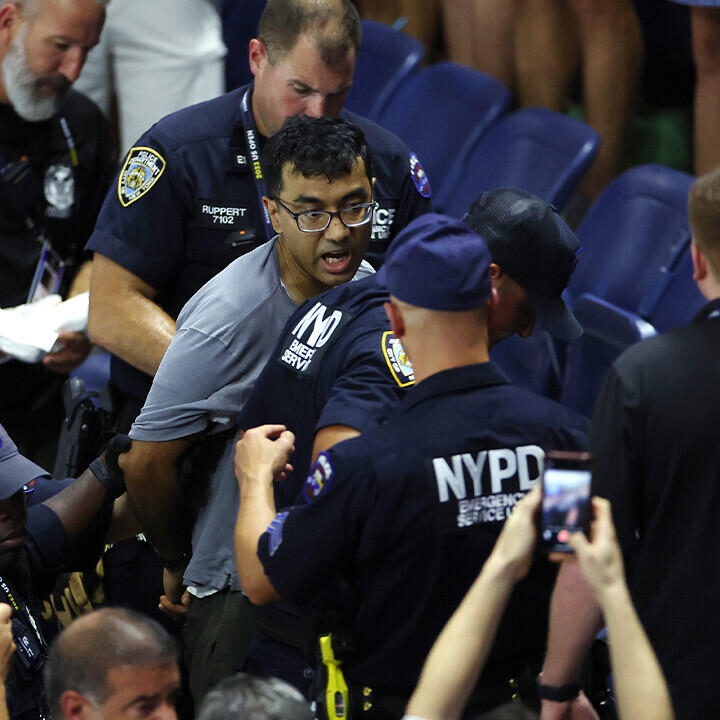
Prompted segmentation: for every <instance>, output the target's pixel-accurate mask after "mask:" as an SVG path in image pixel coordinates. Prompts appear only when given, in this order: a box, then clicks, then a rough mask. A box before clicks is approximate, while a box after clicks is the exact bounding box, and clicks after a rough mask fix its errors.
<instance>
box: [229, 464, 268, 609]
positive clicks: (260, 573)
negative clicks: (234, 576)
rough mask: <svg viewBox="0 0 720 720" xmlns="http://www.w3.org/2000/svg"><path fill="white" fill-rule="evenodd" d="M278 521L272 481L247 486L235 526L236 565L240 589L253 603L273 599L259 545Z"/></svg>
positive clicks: (241, 499)
mask: <svg viewBox="0 0 720 720" xmlns="http://www.w3.org/2000/svg"><path fill="white" fill-rule="evenodd" d="M274 517H275V500H274V497H273V488H272V478H270V482H252V483H245V484H244V485H243V488H242V490H241V494H240V508H239V509H238V516H237V522H236V523H235V564H236V566H237V571H238V578H239V580H240V585H241V586H242V589H243V590H244V592H245V594H246V595H247V596H248V597H249V598H250V600H251V601H252V602H254V603H257V604H263V603H265V602H268V601H270V600H271V599H273V597H271V596H274V595H275V593H274V592H270V591H269V588H268V585H269V583H268V580H267V577H266V575H265V569H264V568H263V565H262V563H261V562H260V558H258V555H257V545H258V540H259V539H260V536H261V535H262V534H263V533H264V532H265V531H266V530H267V528H268V525H270V523H271V522H272V520H273V518H274Z"/></svg>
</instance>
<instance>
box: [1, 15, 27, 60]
mask: <svg viewBox="0 0 720 720" xmlns="http://www.w3.org/2000/svg"><path fill="white" fill-rule="evenodd" d="M22 22H23V20H22V11H21V10H20V8H19V7H18V5H16V4H15V3H4V4H3V5H2V6H0V52H1V53H2V54H3V55H5V53H6V52H7V51H8V48H9V47H10V45H11V44H12V41H13V38H14V37H15V33H16V32H17V31H18V30H19V29H20V26H21V25H22Z"/></svg>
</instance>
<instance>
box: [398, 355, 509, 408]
mask: <svg viewBox="0 0 720 720" xmlns="http://www.w3.org/2000/svg"><path fill="white" fill-rule="evenodd" d="M509 383H510V381H509V380H508V378H507V377H506V376H505V374H504V373H503V372H502V371H501V370H500V369H499V368H498V367H496V366H495V365H493V364H492V363H491V362H484V363H477V364H475V365H463V366H462V367H457V368H451V369H450V370H443V371H442V372H439V373H435V374H434V375H430V377H427V378H425V380H423V381H422V382H421V383H419V384H418V385H415V387H413V388H410V390H409V391H408V392H407V393H406V394H405V395H404V397H403V398H402V400H401V401H400V412H407V411H408V410H410V409H411V408H413V407H415V406H416V405H418V404H419V403H421V402H423V401H424V400H427V399H429V398H433V397H437V396H439V395H452V394H453V393H457V392H462V391H463V390H469V389H471V388H483V387H492V386H493V385H507V384H509Z"/></svg>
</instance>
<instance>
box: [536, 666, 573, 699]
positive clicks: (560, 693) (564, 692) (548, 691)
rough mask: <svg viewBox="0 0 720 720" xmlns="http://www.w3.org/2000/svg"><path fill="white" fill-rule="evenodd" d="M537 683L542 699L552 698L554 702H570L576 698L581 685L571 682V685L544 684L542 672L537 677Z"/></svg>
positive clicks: (539, 695)
mask: <svg viewBox="0 0 720 720" xmlns="http://www.w3.org/2000/svg"><path fill="white" fill-rule="evenodd" d="M535 684H536V685H537V694H538V697H539V698H540V699H542V700H552V701H553V702H569V701H570V700H574V699H575V698H576V697H577V696H578V693H579V692H580V685H578V684H577V683H571V684H569V685H544V684H543V682H542V673H540V674H539V675H538V676H537V678H536V679H535Z"/></svg>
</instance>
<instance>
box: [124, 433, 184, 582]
mask: <svg viewBox="0 0 720 720" xmlns="http://www.w3.org/2000/svg"><path fill="white" fill-rule="evenodd" d="M193 441H194V439H193V438H183V439H182V440H179V441H173V442H172V443H167V444H165V443H137V442H134V443H133V447H132V448H131V450H130V452H129V453H126V454H124V455H120V456H119V458H118V462H119V464H120V467H121V468H122V470H123V473H124V475H125V485H126V487H127V494H128V499H129V501H130V506H131V509H132V511H133V512H134V514H135V516H136V517H137V519H138V521H139V523H140V527H141V528H142V531H143V533H144V534H145V535H146V537H147V538H148V539H149V540H150V542H151V543H152V545H153V547H154V548H155V550H156V551H157V552H158V554H159V555H160V558H161V559H162V560H163V562H164V563H166V565H167V566H168V567H171V568H172V569H175V570H177V569H182V568H180V565H182V564H183V562H184V561H185V560H187V555H188V553H189V552H190V547H191V532H192V526H191V520H190V513H189V509H188V507H187V503H186V502H185V496H184V493H183V492H182V488H181V486H180V482H179V478H178V471H177V460H178V458H179V457H180V456H181V455H182V453H183V452H184V451H185V450H186V449H187V448H188V447H189V446H190V445H191V444H192V442H193ZM154 446H157V454H155V453H154V452H153V450H154Z"/></svg>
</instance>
